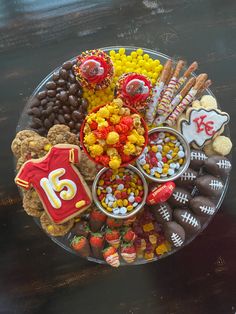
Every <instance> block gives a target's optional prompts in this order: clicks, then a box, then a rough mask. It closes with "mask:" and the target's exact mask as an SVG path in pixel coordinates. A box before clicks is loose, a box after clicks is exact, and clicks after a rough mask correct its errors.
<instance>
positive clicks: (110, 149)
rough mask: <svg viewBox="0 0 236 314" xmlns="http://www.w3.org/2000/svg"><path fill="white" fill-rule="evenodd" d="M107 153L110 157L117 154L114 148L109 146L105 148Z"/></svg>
mask: <svg viewBox="0 0 236 314" xmlns="http://www.w3.org/2000/svg"><path fill="white" fill-rule="evenodd" d="M107 155H108V156H109V157H111V156H118V155H119V154H118V151H117V149H116V148H113V147H109V148H107Z"/></svg>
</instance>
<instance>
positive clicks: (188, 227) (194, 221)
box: [174, 209, 201, 234]
mask: <svg viewBox="0 0 236 314" xmlns="http://www.w3.org/2000/svg"><path fill="white" fill-rule="evenodd" d="M174 219H175V220H176V221H177V222H178V223H179V224H180V225H181V226H182V227H183V228H184V230H185V232H187V233H191V234H193V233H196V232H197V231H199V230H200V229H201V223H200V220H199V219H198V218H197V217H196V216H195V215H194V214H192V213H191V212H190V211H189V210H185V209H175V211H174Z"/></svg>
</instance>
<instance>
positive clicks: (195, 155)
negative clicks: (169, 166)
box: [190, 149, 207, 170]
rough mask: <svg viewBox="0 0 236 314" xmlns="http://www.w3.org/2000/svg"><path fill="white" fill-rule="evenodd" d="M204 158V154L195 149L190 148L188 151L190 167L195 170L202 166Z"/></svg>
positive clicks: (205, 158) (205, 157)
mask: <svg viewBox="0 0 236 314" xmlns="http://www.w3.org/2000/svg"><path fill="white" fill-rule="evenodd" d="M205 160H207V156H206V154H205V153H204V152H203V151H201V150H197V149H191V153H190V167H191V168H192V169H195V170H199V169H200V168H201V166H203V164H204V162H205Z"/></svg>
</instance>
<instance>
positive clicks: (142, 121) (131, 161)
mask: <svg viewBox="0 0 236 314" xmlns="http://www.w3.org/2000/svg"><path fill="white" fill-rule="evenodd" d="M105 105H107V104H102V105H99V106H97V107H96V108H94V109H93V110H91V111H90V112H89V114H91V113H92V112H97V111H98V110H99V109H100V108H102V107H103V106H105ZM123 107H126V108H129V109H130V112H131V113H132V114H134V113H136V114H138V115H139V116H140V120H141V123H142V127H143V128H144V130H145V133H144V135H143V136H144V138H145V143H144V145H143V149H142V151H141V153H140V154H139V155H137V156H135V157H134V158H133V159H131V160H130V161H129V162H126V163H122V164H121V165H120V168H122V167H125V166H128V165H129V164H133V163H134V162H135V161H136V160H137V158H138V157H139V156H140V155H141V154H142V153H143V150H144V148H145V147H146V146H147V142H148V128H147V124H146V122H145V121H144V119H143V117H142V116H141V115H140V114H139V112H138V111H137V110H136V109H134V108H133V107H130V106H127V105H123ZM85 123H86V120H84V121H83V123H82V125H81V129H80V144H81V145H82V147H83V150H84V152H85V153H86V155H87V156H88V158H89V159H90V160H92V161H93V162H95V163H96V164H98V165H100V166H103V167H104V165H103V164H102V163H99V162H97V161H95V159H94V158H93V157H91V155H90V154H89V152H88V151H87V148H86V147H85V145H84V126H85Z"/></svg>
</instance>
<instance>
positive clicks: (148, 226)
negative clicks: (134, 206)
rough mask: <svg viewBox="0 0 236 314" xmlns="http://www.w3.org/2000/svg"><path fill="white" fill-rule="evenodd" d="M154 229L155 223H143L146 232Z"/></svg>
mask: <svg viewBox="0 0 236 314" xmlns="http://www.w3.org/2000/svg"><path fill="white" fill-rule="evenodd" d="M152 230H154V225H153V223H152V222H150V223H148V224H145V225H143V231H144V232H149V231H152Z"/></svg>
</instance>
